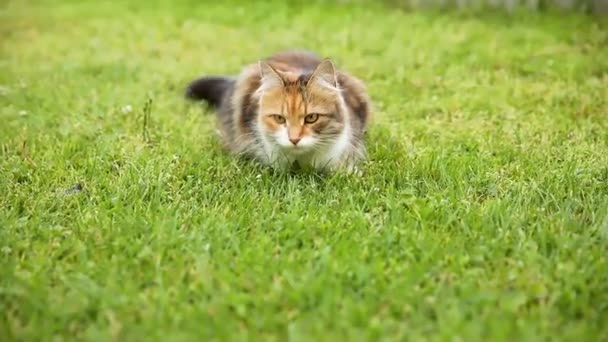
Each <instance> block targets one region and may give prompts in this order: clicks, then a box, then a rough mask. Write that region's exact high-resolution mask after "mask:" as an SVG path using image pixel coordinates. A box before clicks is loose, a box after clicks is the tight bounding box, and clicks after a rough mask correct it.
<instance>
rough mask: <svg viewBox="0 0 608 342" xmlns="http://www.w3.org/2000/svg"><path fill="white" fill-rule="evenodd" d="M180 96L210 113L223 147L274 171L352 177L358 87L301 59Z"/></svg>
mask: <svg viewBox="0 0 608 342" xmlns="http://www.w3.org/2000/svg"><path fill="white" fill-rule="evenodd" d="M186 96H187V97H188V98H190V99H195V100H205V101H206V102H207V103H209V104H210V105H211V106H213V107H215V108H216V109H217V114H218V126H219V133H220V136H221V137H222V140H223V142H224V144H225V146H226V147H227V148H228V149H229V150H230V151H232V152H233V153H236V154H245V155H247V156H249V157H252V158H254V159H256V160H258V161H260V162H263V163H265V164H268V165H271V166H273V167H277V168H287V167H289V166H291V165H293V164H294V163H298V164H299V165H300V166H302V167H312V168H314V169H317V170H331V171H333V170H338V169H347V170H351V171H352V170H353V169H354V168H355V167H356V166H357V163H358V161H360V160H361V159H362V158H364V156H365V146H364V142H363V138H364V134H365V131H366V127H367V123H368V120H369V117H370V107H371V103H370V99H369V97H368V95H367V91H366V89H365V86H364V84H363V83H362V82H361V81H360V80H359V79H357V78H355V77H354V76H352V75H348V74H346V73H345V72H342V71H339V70H336V69H335V67H334V64H333V63H332V62H331V61H330V60H328V59H320V58H319V57H317V56H316V55H315V54H313V53H311V52H307V51H284V52H279V53H277V54H275V55H272V56H270V57H268V58H265V59H263V60H261V61H259V62H258V63H253V64H251V65H248V66H246V67H245V68H244V69H243V70H242V71H241V73H240V74H239V75H238V76H237V77H224V76H206V77H203V78H200V79H197V80H195V81H193V82H191V83H190V84H189V85H188V88H187V91H186Z"/></svg>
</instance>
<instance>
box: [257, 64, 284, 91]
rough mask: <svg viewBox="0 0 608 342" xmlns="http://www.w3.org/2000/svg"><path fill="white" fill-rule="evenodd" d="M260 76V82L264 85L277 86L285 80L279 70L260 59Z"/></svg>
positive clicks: (282, 84)
mask: <svg viewBox="0 0 608 342" xmlns="http://www.w3.org/2000/svg"><path fill="white" fill-rule="evenodd" d="M260 76H261V77H262V84H263V85H265V86H266V87H279V86H284V85H285V81H284V80H283V77H281V75H280V74H279V72H278V71H277V70H276V69H275V68H273V67H272V65H270V64H268V63H267V62H264V61H260Z"/></svg>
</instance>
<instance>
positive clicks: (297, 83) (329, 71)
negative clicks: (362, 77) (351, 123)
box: [259, 61, 344, 154]
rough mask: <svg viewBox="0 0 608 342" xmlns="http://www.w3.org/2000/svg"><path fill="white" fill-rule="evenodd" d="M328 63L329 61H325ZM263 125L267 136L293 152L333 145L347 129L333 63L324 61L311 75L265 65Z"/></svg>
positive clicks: (261, 123)
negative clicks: (345, 128) (284, 70)
mask: <svg viewBox="0 0 608 342" xmlns="http://www.w3.org/2000/svg"><path fill="white" fill-rule="evenodd" d="M324 63H325V64H324ZM262 75H263V76H262V89H263V91H262V92H261V94H260V102H259V127H260V131H261V133H262V134H263V135H264V136H265V138H266V140H267V141H268V142H269V143H270V144H272V145H274V146H276V147H278V148H279V149H280V150H282V151H284V152H286V153H290V154H303V153H308V152H312V151H319V150H322V149H324V148H327V147H330V146H331V145H332V144H333V143H334V142H335V140H336V139H338V137H339V136H340V134H341V133H342V131H343V129H344V114H343V112H342V109H341V108H342V106H341V102H340V101H341V98H340V94H339V90H338V88H337V87H336V81H335V74H334V69H333V65H332V64H331V63H330V62H329V61H326V62H323V63H321V64H320V65H319V67H317V69H316V70H315V71H314V72H313V73H312V74H311V75H300V74H296V73H290V72H282V71H279V70H277V69H274V68H272V67H270V66H268V65H266V66H262Z"/></svg>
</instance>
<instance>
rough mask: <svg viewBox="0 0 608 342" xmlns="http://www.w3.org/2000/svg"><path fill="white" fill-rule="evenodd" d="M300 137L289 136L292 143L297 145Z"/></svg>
mask: <svg viewBox="0 0 608 342" xmlns="http://www.w3.org/2000/svg"><path fill="white" fill-rule="evenodd" d="M300 140H301V139H300V138H289V141H291V143H292V144H294V145H297V144H298V143H299V142H300Z"/></svg>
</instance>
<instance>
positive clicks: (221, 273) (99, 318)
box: [0, 0, 608, 341]
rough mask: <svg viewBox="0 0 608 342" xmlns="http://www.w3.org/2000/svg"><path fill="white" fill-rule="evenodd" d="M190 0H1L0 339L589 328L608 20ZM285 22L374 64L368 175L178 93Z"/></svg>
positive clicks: (285, 43) (249, 53)
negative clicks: (224, 131)
mask: <svg viewBox="0 0 608 342" xmlns="http://www.w3.org/2000/svg"><path fill="white" fill-rule="evenodd" d="M190 3H191V4H188V2H186V1H179V2H177V1H176V2H169V1H158V2H151V3H149V4H145V3H144V2H143V1H142V2H130V3H128V2H124V1H122V2H121V1H117V2H76V1H74V2H71V3H70V2H63V1H33V0H27V1H11V2H7V1H6V0H5V1H3V2H2V3H1V8H2V9H1V12H0V13H1V15H0V30H1V32H0V33H1V40H0V44H1V46H0V86H1V88H0V120H1V123H0V193H1V195H0V340H29V341H38V340H52V339H56V338H57V339H60V340H61V339H86V340H121V341H124V340H146V341H147V340H166V339H167V338H171V340H194V339H196V338H199V339H200V338H203V339H210V338H214V339H231V340H233V339H253V340H286V339H290V340H296V341H297V340H302V341H304V340H313V339H314V340H317V339H321V340H330V339H334V338H337V339H339V340H378V339H387V340H394V339H405V338H407V339H420V338H423V339H432V340H459V339H460V340H465V341H469V340H484V341H488V340H490V341H494V340H509V341H516V340H535V341H536V340H554V339H558V340H575V341H599V340H607V339H608V324H606V322H608V260H607V258H608V120H607V118H608V48H607V46H608V25H607V23H606V21H605V20H603V21H602V20H601V19H592V18H589V17H583V16H578V15H565V14H550V13H548V14H519V15H517V16H512V17H508V16H501V15H496V14H487V13H486V14H479V15H473V14H470V13H469V14H466V13H456V12H452V13H430V12H425V13H422V12H418V13H411V12H392V11H391V9H390V8H387V7H382V6H380V5H367V6H366V5H321V4H320V3H319V4H315V5H312V4H311V5H308V6H306V5H302V4H299V5H288V4H286V3H284V2H277V3H275V4H271V3H264V4H262V3H256V2H252V3H250V4H247V3H245V2H243V3H242V4H239V3H238V2H236V1H231V5H227V4H224V3H223V2H221V1H215V2H210V3H208V4H206V5H198V6H195V5H194V4H195V3H197V2H195V1H190ZM291 47H303V48H309V49H313V50H315V51H318V52H319V54H321V55H323V56H331V57H333V58H334V59H335V61H336V63H337V64H339V65H340V66H341V67H344V68H346V69H347V70H349V71H350V72H352V73H354V74H356V75H358V76H360V77H361V78H362V79H364V80H365V81H366V82H367V84H368V87H369V88H370V92H371V95H372V97H373V99H374V100H375V102H376V107H377V108H376V109H377V110H376V115H375V118H374V121H373V123H372V126H371V130H370V134H369V136H368V139H367V142H368V147H369V154H370V156H369V161H368V162H367V163H366V164H365V165H364V166H363V171H364V175H363V176H361V177H356V176H346V175H333V176H319V175H315V174H310V173H306V174H298V173H295V174H280V173H274V172H272V171H270V170H268V169H266V168H264V167H261V166H258V165H255V164H253V163H250V162H247V161H244V160H237V159H235V158H233V157H231V156H229V155H227V154H226V153H224V152H223V151H222V149H221V148H220V145H219V141H218V139H217V138H216V136H215V133H214V117H213V115H210V112H209V111H208V110H207V109H205V107H204V106H203V105H199V104H194V105H193V104H189V103H187V102H186V101H184V100H183V98H182V90H183V87H184V86H185V84H186V83H187V82H188V81H190V80H191V79H192V78H194V77H195V76H197V75H200V74H203V73H236V72H238V70H239V68H240V67H241V66H242V65H243V64H244V63H249V62H252V61H255V60H256V59H258V58H260V57H262V56H266V55H268V54H271V53H273V52H275V51H277V50H280V49H284V48H291ZM149 100H151V101H152V102H151V106H150V107H149V111H144V107H145V105H146V102H147V101H149ZM127 106H131V108H132V111H129V110H128V108H126V107H127ZM144 112H146V114H144ZM144 118H146V121H147V124H146V125H145V127H144ZM77 185H80V186H81V187H82V189H81V190H80V191H79V190H78V186H77Z"/></svg>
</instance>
